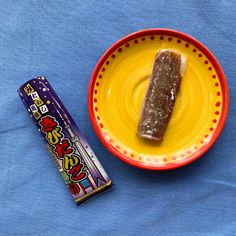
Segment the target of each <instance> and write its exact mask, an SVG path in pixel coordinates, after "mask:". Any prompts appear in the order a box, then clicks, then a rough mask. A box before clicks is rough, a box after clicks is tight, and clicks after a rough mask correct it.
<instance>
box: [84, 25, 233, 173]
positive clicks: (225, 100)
mask: <svg viewBox="0 0 236 236" xmlns="http://www.w3.org/2000/svg"><path fill="white" fill-rule="evenodd" d="M147 35H165V36H173V37H177V38H180V39H182V40H185V41H187V42H189V43H191V44H192V45H194V46H195V47H196V48H198V49H200V50H201V51H202V52H203V53H204V54H205V55H206V56H207V57H208V59H209V60H210V61H211V63H212V65H213V66H214V68H215V70H216V72H217V75H218V78H219V80H220V83H221V88H222V91H223V92H222V96H223V98H222V112H221V116H220V120H219V122H218V125H217V127H216V129H215V131H214V133H213V135H212V136H211V140H210V141H209V142H208V143H207V144H206V145H204V146H202V147H201V148H200V149H199V150H198V151H197V152H194V153H193V155H192V156H189V157H188V158H187V159H183V160H180V161H176V162H173V163H167V164H163V165H158V166H152V165H149V164H147V163H142V162H139V161H137V160H132V159H130V158H129V157H127V156H126V155H125V154H122V153H120V152H119V151H117V150H116V149H115V148H114V147H113V146H112V145H111V144H110V143H108V142H107V141H106V139H105V138H104V136H103V134H102V131H101V129H100V127H99V125H98V123H97V122H96V118H95V114H94V110H93V89H94V84H95V80H96V78H97V75H98V73H99V71H100V68H101V67H102V65H103V64H104V62H105V61H106V59H107V58H108V57H109V55H111V54H112V52H114V51H115V50H116V49H117V48H119V47H120V46H121V45H123V44H124V43H126V42H128V41H130V40H133V39H135V38H138V37H142V36H147ZM228 107H229V92H228V85H227V81H226V77H225V74H224V72H223V70H222V68H221V65H220V63H219V62H218V60H217V59H216V58H215V56H214V55H213V53H212V52H211V51H210V50H209V49H208V48H207V47H206V46H204V45H203V44H202V43H201V42H199V41H198V40H196V39H195V38H193V37H192V36H189V35H187V34H185V33H182V32H179V31H176V30H172V29H166V28H150V29H143V30H140V31H136V32H134V33H131V34H129V35H127V36H125V37H123V38H121V39H120V40H118V41H117V42H115V43H114V44H113V45H112V46H111V47H110V48H108V49H107V50H106V52H105V53H104V54H103V55H102V56H101V58H100V59H99V61H98V63H97V64H96V66H95V68H94V70H93V73H92V75H91V78H90V82H89V87H88V112H89V117H90V120H91V123H92V126H93V129H94V131H95V133H96V134H97V136H98V138H99V139H100V141H101V142H102V144H103V145H104V146H105V147H106V148H107V149H108V150H109V151H110V152H111V153H112V154H113V155H115V156H116V157H118V158H119V159H120V160H122V161H124V162H126V163H128V164H130V165H132V166H135V167H138V168H141V169H147V170H170V169H176V168H178V167H181V166H184V165H187V164H189V163H191V162H193V161H194V160H196V159H198V158H199V157H200V156H202V155H203V154H204V153H205V152H206V151H207V150H208V149H209V148H210V147H211V146H212V145H213V144H214V143H215V141H216V140H217V138H218V137H219V135H220V133H221V131H222V130H223V127H224V124H225V122H226V118H227V115H228Z"/></svg>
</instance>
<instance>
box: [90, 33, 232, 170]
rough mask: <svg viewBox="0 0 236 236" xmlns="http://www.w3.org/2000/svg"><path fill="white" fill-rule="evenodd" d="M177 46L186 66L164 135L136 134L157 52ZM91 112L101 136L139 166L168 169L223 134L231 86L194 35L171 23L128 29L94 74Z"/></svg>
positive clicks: (189, 159)
mask: <svg viewBox="0 0 236 236" xmlns="http://www.w3.org/2000/svg"><path fill="white" fill-rule="evenodd" d="M161 49H173V50H176V51H178V52H180V53H183V54H185V55H186V56H187V67H186V71H185V74H184V77H183V80H182V84H181V87H180V91H179V93H178V96H177V99H176V103H175V106H174V111H173V113H172V116H171V120H170V122H169V125H168V128H167V130H166V133H165V136H164V141H163V142H162V143H161V145H156V144H155V143H152V142H150V141H146V140H144V139H141V138H139V137H138V136H137V133H136V130H137V124H138V120H139V116H140V112H141V106H142V103H143V99H144V94H145V90H146V87H147V82H148V79H149V76H150V73H151V70H152V65H153V60H154V58H155V55H156V53H157V52H158V51H159V50H161ZM88 108H89V115H90V119H91V122H92V125H93V128H94V129H95V132H96V134H97V135H98V137H99V139H100V140H101V141H102V143H103V144H104V145H105V147H106V148H107V149H108V150H110V151H111V152H112V153H113V154H114V155H115V156H117V157H119V158H120V159H121V160H123V161H125V162H127V163H129V164H131V165H134V166H136V167H140V168H145V169H152V170H167V169H173V168H177V167H179V166H182V165H185V164H187V163H190V162H192V161H193V160H195V159H197V158H198V157H200V156H201V155H202V154H203V153H205V152H206V151H207V150H208V149H209V148H210V147H211V146H212V144H213V143H214V142H215V140H216V139H217V137H218V136H219V134H220V132H221V130H222V128H223V126H224V123H225V120H226V116H227V112H228V88H227V83H226V79H225V76H224V73H223V71H222V69H221V66H220V64H219V63H218V61H217V60H216V58H215V57H214V56H213V54H212V53H211V52H210V51H209V50H208V49H207V48H206V47H205V46H204V45H203V44H201V43H200V42H199V41H197V40H196V39H194V38H192V37H190V36H188V35H186V34H183V33H181V32H177V31H173V30H169V29H147V30H142V31H139V32H135V33H133V34H130V35H128V36H126V37H124V38H122V39H121V40H119V41H118V42H116V43H115V44H114V45H113V46H112V47H111V48H109V49H108V50H107V51H106V52H105V54H104V55H103V56H102V57H101V59H100V60H99V62H98V64H97V65H96V67H95V69H94V72H93V74H92V76H91V80H90V85H89V94H88Z"/></svg>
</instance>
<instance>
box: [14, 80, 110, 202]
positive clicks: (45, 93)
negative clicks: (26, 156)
mask: <svg viewBox="0 0 236 236" xmlns="http://www.w3.org/2000/svg"><path fill="white" fill-rule="evenodd" d="M18 92H19V95H20V98H21V100H22V102H23V103H24V105H25V106H26V108H27V110H28V111H29V113H30V116H31V117H32V119H33V121H34V123H35V125H36V126H37V128H38V131H39V132H40V133H41V134H42V136H43V139H44V140H45V142H46V146H47V149H48V150H49V152H50V154H51V155H52V157H53V158H54V160H55V163H56V165H57V167H58V169H59V171H60V173H61V174H62V176H63V178H64V180H65V183H66V184H67V186H68V188H69V190H70V192H71V194H72V196H73V198H74V200H75V202H77V203H78V204H80V203H82V202H84V201H86V200H88V199H89V198H90V197H92V196H94V195H95V194H97V193H100V192H102V191H104V190H107V189H109V188H110V187H111V185H112V181H111V179H110V178H109V177H108V175H107V174H106V172H105V170H104V169H103V167H102V166H101V164H100V163H99V161H98V159H97V157H96V156H95V154H94V152H93V151H92V149H91V148H90V146H89V144H88V143H87V141H86V140H85V139H84V138H83V136H82V134H81V132H80V130H79V128H78V127H77V125H76V124H75V122H74V120H73V119H72V117H71V116H70V114H69V113H68V111H67V110H66V108H65V107H64V105H63V104H62V102H61V101H60V99H59V98H58V96H57V95H56V93H55V91H54V90H53V88H52V87H51V85H50V84H49V82H48V80H47V79H46V78H45V77H37V78H34V79H32V80H29V81H28V82H26V83H25V84H23V85H22V86H21V87H20V88H19V90H18Z"/></svg>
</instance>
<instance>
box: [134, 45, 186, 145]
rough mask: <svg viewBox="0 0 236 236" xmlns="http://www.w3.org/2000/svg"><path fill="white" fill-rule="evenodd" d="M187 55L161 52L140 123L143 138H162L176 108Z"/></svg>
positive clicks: (154, 66) (158, 54)
mask: <svg viewBox="0 0 236 236" xmlns="http://www.w3.org/2000/svg"><path fill="white" fill-rule="evenodd" d="M185 65H186V57H185V56H183V55H181V54H180V53H177V52H174V51H171V50H161V51H160V52H158V53H157V55H156V58H155V61H154V65H153V69H152V74H151V77H150V79H149V87H148V89H147V93H146V96H145V99H144V105H143V110H142V114H141V118H140V121H139V125H138V135H139V136H140V137H142V138H146V139H150V140H157V141H162V140H163V136H164V133H165V131H166V128H167V125H168V122H169V120H170V117H171V113H172V110H173V107H174V103H175V99H176V95H177V93H178V90H179V87H180V83H181V80H182V76H183V73H184V70H185Z"/></svg>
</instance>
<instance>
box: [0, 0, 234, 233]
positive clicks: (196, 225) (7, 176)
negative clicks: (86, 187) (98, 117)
mask: <svg viewBox="0 0 236 236" xmlns="http://www.w3.org/2000/svg"><path fill="white" fill-rule="evenodd" d="M235 12H236V3H235V2H234V1H229V0H228V1H223V0H218V1H198V0H195V1H194V0H191V1H184V0H176V1H167V0H161V1H155V0H148V1H147V0H146V1H143V0H140V1H122V0H114V1H105V0H103V1H96V0H92V1H82V0H81V1H57V2H56V1H40V0H37V1H36V0H35V1H13V0H12V1H10V0H8V1H4V0H3V1H0V78H1V86H0V108H1V109H0V111H1V112H0V150H1V151H0V154H1V155H0V235H4V236H5V235H52V236H54V235H236V183H235V181H236V162H235V153H236V143H235V141H236V138H235V133H236V132H235V131H236V126H235V120H236V108H235V107H236V95H235V87H236V80H235V77H236V74H235V67H236V65H235V53H236V48H235V43H236V30H235V28H236V14H235ZM150 27H167V28H173V29H177V30H180V31H183V32H185V33H188V34H190V35H192V36H194V37H196V38H197V39H199V40H200V41H201V42H203V43H204V44H205V45H206V46H207V47H209V49H210V50H212V51H213V53H214V54H215V56H216V57H217V58H218V59H219V61H220V63H221V65H222V67H223V69H224V71H225V74H226V76H227V80H228V84H229V90H230V95H231V96H230V98H231V99H230V101H231V107H230V112H229V116H228V120H227V123H226V126H225V129H224V131H223V133H222V134H221V136H220V138H219V139H218V141H217V142H216V143H215V145H214V147H213V148H212V149H211V150H210V151H208V152H207V153H206V154H205V155H204V156H203V157H202V158H201V159H200V160H198V161H196V162H195V163H193V164H191V165H189V166H187V167H184V168H181V169H178V170H175V171H170V172H163V173H158V172H151V171H149V172H148V171H143V170H139V169H135V168H133V167H131V166H128V165H126V164H124V163H123V162H121V161H119V160H118V159H117V158H115V157H113V156H112V155H111V154H110V153H109V152H108V151H107V150H106V149H105V148H104V147H103V146H102V144H101V143H100V141H99V140H98V138H97V137H96V136H95V133H94V132H93V130H92V127H91V124H90V121H89V118H88V113H87V87H88V83H89V78H90V75H91V73H92V70H93V68H94V66H95V64H96V62H97V61H98V59H99V57H100V56H101V55H102V54H103V53H104V52H105V50H106V49H107V47H109V46H111V44H112V43H114V42H115V41H117V40H118V39H120V38H121V37H123V36H124V35H126V34H129V33H131V32H133V31H136V30H140V29H143V28H150ZM37 75H45V76H46V77H47V78H48V79H49V81H50V82H51V84H52V85H53V87H54V88H55V90H56V92H57V93H58V95H59V97H60V98H61V100H62V101H63V103H64V104H65V106H66V107H67V108H68V110H69V112H70V113H71V114H72V116H73V117H74V119H75V121H76V122H77V124H78V125H79V127H80V129H81V131H82V133H83V134H84V136H85V137H86V138H87V140H88V142H89V143H90V144H91V146H92V148H93V149H94V151H95V153H97V155H98V156H99V159H100V161H101V162H102V164H103V165H104V167H105V169H106V170H107V172H108V174H109V175H110V176H111V177H112V179H113V181H114V183H115V188H114V189H113V191H111V192H108V193H105V194H102V195H100V196H98V197H96V198H94V199H91V200H90V201H89V202H87V203H86V204H84V205H82V206H80V207H77V206H76V205H75V204H74V202H73V201H72V198H71V196H70V194H69V191H68V190H67V188H66V185H65V184H64V182H63V180H62V178H61V176H60V174H59V173H58V171H57V169H56V167H55V164H54V162H53V160H52V158H51V157H50V155H49V154H48V152H47V150H46V148H44V146H43V142H42V141H41V139H40V136H39V134H38V132H37V130H36V129H35V127H34V126H33V123H32V121H31V120H30V118H29V116H28V114H27V112H26V110H25V108H24V107H23V105H22V103H21V101H20V99H19V98H18V94H17V92H16V90H17V88H18V87H19V86H20V85H21V84H22V83H23V82H25V81H26V80H28V79H31V78H32V77H34V76H37Z"/></svg>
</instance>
